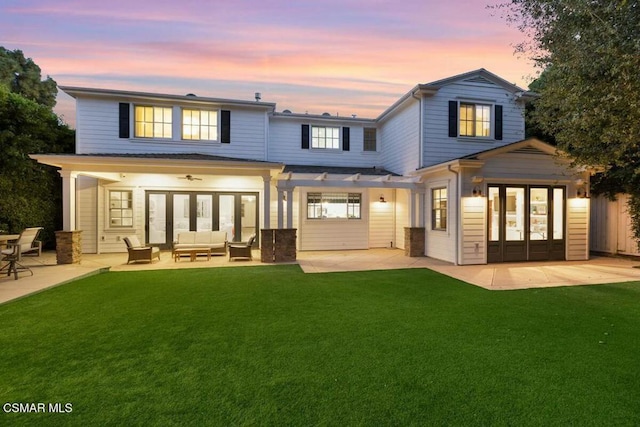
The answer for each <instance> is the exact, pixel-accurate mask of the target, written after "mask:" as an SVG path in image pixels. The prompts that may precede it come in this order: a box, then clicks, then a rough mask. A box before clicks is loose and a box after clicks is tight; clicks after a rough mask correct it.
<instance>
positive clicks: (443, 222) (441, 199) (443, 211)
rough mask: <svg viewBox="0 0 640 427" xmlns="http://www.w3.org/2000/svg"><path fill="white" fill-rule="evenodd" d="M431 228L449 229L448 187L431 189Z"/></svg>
mask: <svg viewBox="0 0 640 427" xmlns="http://www.w3.org/2000/svg"><path fill="white" fill-rule="evenodd" d="M431 229H432V230H446V229H447V189H446V187H441V188H434V189H432V190H431Z"/></svg>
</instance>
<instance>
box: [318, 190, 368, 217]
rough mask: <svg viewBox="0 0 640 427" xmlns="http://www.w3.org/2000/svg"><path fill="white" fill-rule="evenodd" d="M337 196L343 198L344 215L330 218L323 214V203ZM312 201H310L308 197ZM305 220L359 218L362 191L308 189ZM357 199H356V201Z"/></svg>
mask: <svg viewBox="0 0 640 427" xmlns="http://www.w3.org/2000/svg"><path fill="white" fill-rule="evenodd" d="M337 196H340V197H344V199H345V212H346V217H337V218H331V217H327V216H325V214H326V213H327V208H326V207H323V204H327V203H329V202H328V200H329V199H331V198H336V197H337ZM312 198H313V201H312V202H311V203H310V199H312ZM306 199H307V218H306V219H307V220H310V221H336V220H337V221H340V220H342V221H344V220H349V221H353V220H361V219H362V206H363V203H362V193H352V192H343V191H335V192H334V191H332V192H327V191H309V192H308V193H307V197H306ZM356 199H357V201H356Z"/></svg>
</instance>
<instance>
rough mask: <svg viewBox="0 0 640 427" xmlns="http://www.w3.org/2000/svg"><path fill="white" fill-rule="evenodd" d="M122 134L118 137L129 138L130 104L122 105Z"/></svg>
mask: <svg viewBox="0 0 640 427" xmlns="http://www.w3.org/2000/svg"><path fill="white" fill-rule="evenodd" d="M119 123H120V132H119V133H118V136H119V137H120V138H129V126H130V125H129V104H127V103H125V102H121V103H120V116H119Z"/></svg>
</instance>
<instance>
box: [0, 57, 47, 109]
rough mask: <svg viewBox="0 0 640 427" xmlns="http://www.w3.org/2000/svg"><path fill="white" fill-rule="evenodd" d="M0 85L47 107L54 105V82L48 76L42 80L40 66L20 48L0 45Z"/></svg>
mask: <svg viewBox="0 0 640 427" xmlns="http://www.w3.org/2000/svg"><path fill="white" fill-rule="evenodd" d="M0 85H1V86H4V87H5V88H7V90H9V91H11V92H15V93H18V94H20V95H22V96H24V97H25V98H27V99H30V100H32V101H35V102H37V103H38V104H41V105H45V106H47V107H49V108H53V107H54V106H55V105H56V95H57V94H58V86H57V85H56V82H55V81H54V80H53V79H52V78H51V77H49V76H47V78H46V79H45V80H42V75H41V71H40V67H38V66H37V65H36V63H35V62H33V60H32V59H31V58H25V57H24V54H23V53H22V51H21V50H7V49H5V48H4V47H2V46H0Z"/></svg>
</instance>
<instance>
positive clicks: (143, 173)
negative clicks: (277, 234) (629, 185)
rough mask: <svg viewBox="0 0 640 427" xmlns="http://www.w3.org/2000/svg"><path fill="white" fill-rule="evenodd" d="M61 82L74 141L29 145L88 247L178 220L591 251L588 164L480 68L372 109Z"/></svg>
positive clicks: (346, 236) (160, 235) (235, 231)
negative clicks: (539, 127)
mask: <svg viewBox="0 0 640 427" xmlns="http://www.w3.org/2000/svg"><path fill="white" fill-rule="evenodd" d="M61 89H62V90H63V91H65V92H66V93H68V94H69V95H71V96H72V97H74V98H75V99H76V106H77V107H76V110H77V117H76V124H77V141H76V154H74V155H34V156H33V157H34V158H35V159H37V160H38V161H39V162H41V163H44V164H48V165H53V166H57V167H59V168H60V174H61V175H62V177H63V186H64V188H63V190H64V191H63V197H64V228H65V230H82V236H83V237H82V239H83V240H82V242H83V243H82V250H83V251H84V252H87V253H104V252H123V251H125V245H124V243H123V242H122V238H123V237H124V236H126V235H129V234H137V235H138V236H139V238H140V240H141V241H146V242H147V243H149V244H152V245H156V246H161V247H164V248H169V247H170V246H171V243H172V241H173V240H174V238H175V237H176V236H177V233H179V232H181V231H184V230H224V231H226V232H227V236H228V237H229V240H235V241H241V240H246V239H247V237H248V236H249V235H251V234H253V233H257V232H258V230H260V229H293V228H294V229H296V230H297V242H296V244H297V249H298V250H332V249H333V250H335V249H368V248H378V247H397V248H404V249H405V252H406V253H408V254H409V255H411V256H416V255H426V256H429V257H433V258H438V259H442V260H445V261H449V262H452V263H456V264H483V263H491V262H502V261H527V260H547V259H561V260H581V259H587V258H588V245H589V242H588V241H589V227H588V224H589V200H588V199H587V198H585V197H584V196H585V194H586V190H587V189H586V184H585V183H586V182H588V175H587V174H586V172H584V171H576V170H571V169H570V168H569V166H568V164H569V161H568V160H567V159H566V158H563V157H561V156H557V155H556V150H555V148H554V147H552V146H549V145H548V144H546V143H544V142H541V141H538V140H535V139H528V140H523V138H524V126H525V125H524V108H525V103H526V102H527V101H529V100H531V99H532V97H533V96H535V95H534V94H532V93H530V92H527V91H526V90H524V89H521V88H519V87H517V86H515V85H513V84H511V83H509V82H507V81H505V80H504V79H502V78H500V77H498V76H496V75H494V74H492V73H490V72H488V71H486V70H484V69H480V70H476V71H472V72H469V73H465V74H461V75H457V76H454V77H451V78H447V79H444V80H439V81H436V82H432V83H428V84H419V85H417V86H415V87H414V88H413V89H411V90H410V91H409V92H408V93H407V94H406V95H404V96H403V97H401V98H400V99H399V100H398V101H397V102H395V103H394V104H393V105H391V106H390V107H389V108H388V109H387V110H386V111H384V112H383V113H382V114H380V116H379V117H377V118H375V119H364V118H359V117H350V116H347V117H343V116H336V115H329V114H327V113H325V114H322V115H311V114H301V113H295V112H290V111H286V110H285V111H282V112H279V111H276V104H274V103H268V102H262V101H261V100H260V98H259V97H258V96H256V99H255V100H252V101H241V100H229V99H218V98H208V97H200V96H195V95H191V94H189V95H185V96H174V95H162V94H154V93H142V92H129V91H118V90H104V89H90V88H78V87H61ZM258 236H260V233H258ZM258 244H259V242H258Z"/></svg>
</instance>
